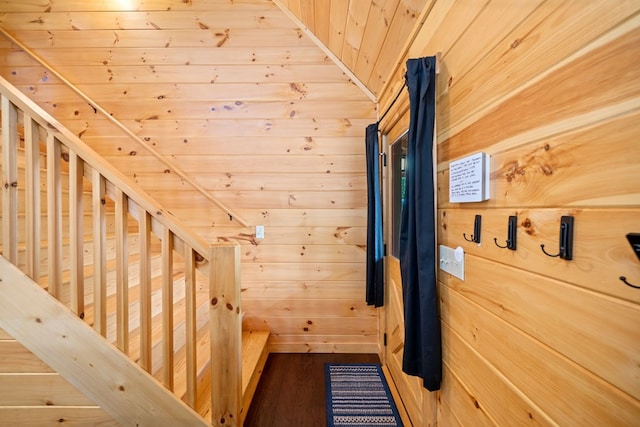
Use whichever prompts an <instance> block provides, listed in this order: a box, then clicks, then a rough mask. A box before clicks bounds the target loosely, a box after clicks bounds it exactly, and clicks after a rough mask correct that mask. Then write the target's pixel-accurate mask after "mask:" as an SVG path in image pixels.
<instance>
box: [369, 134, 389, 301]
mask: <svg viewBox="0 0 640 427" xmlns="http://www.w3.org/2000/svg"><path fill="white" fill-rule="evenodd" d="M365 144H366V154H367V304H368V305H374V306H376V307H381V306H382V305H383V304H384V277H383V265H384V247H383V241H382V203H381V197H380V178H379V177H380V167H379V162H378V156H379V154H378V153H380V150H379V148H378V124H377V123H374V124H371V125H369V126H367V136H366V141H365Z"/></svg>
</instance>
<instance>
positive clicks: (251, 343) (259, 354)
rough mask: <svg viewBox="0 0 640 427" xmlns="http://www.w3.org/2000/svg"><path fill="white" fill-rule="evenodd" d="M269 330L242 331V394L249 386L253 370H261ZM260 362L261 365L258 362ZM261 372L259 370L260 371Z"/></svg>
mask: <svg viewBox="0 0 640 427" xmlns="http://www.w3.org/2000/svg"><path fill="white" fill-rule="evenodd" d="M269 335H270V332H269V331H242V395H243V396H244V395H245V393H246V392H247V388H248V387H249V383H250V381H251V377H252V376H253V375H254V374H255V372H254V371H255V370H256V369H259V370H260V371H262V368H263V367H264V361H262V360H261V359H263V358H265V354H264V353H265V352H266V349H267V342H268V340H269ZM265 361H266V360H265ZM261 362H263V363H262V366H260V364H261ZM260 373H261V372H260Z"/></svg>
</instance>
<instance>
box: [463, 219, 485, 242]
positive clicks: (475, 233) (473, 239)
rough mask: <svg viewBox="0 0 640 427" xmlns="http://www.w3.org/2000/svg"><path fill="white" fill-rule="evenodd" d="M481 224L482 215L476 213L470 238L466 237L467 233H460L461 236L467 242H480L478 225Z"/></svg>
mask: <svg viewBox="0 0 640 427" xmlns="http://www.w3.org/2000/svg"><path fill="white" fill-rule="evenodd" d="M481 225H482V216H481V215H476V218H475V220H474V221H473V234H472V235H471V238H470V239H469V238H468V237H467V233H462V237H464V240H466V241H467V242H475V243H478V244H480V227H481Z"/></svg>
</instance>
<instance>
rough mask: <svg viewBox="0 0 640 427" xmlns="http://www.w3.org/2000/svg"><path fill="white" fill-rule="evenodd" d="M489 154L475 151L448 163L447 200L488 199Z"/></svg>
mask: <svg viewBox="0 0 640 427" xmlns="http://www.w3.org/2000/svg"><path fill="white" fill-rule="evenodd" d="M490 159H491V158H490V156H489V155H488V154H487V153H483V152H480V153H476V154H472V155H471V156H467V157H463V158H461V159H458V160H456V161H453V162H451V163H449V202H450V203H469V202H483V201H485V200H489V198H490V194H489V183H490V179H489V173H490V170H491V167H490V166H491V164H490Z"/></svg>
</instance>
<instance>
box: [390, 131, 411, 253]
mask: <svg viewBox="0 0 640 427" xmlns="http://www.w3.org/2000/svg"><path fill="white" fill-rule="evenodd" d="M408 141H409V135H408V133H405V134H404V135H402V136H401V137H400V138H399V139H398V140H396V141H395V142H394V143H393V144H392V145H391V204H392V205H391V222H392V226H391V227H392V228H391V255H393V256H394V257H396V258H397V257H398V254H399V252H400V219H401V218H402V207H403V206H404V200H405V163H406V161H407V143H408Z"/></svg>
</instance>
